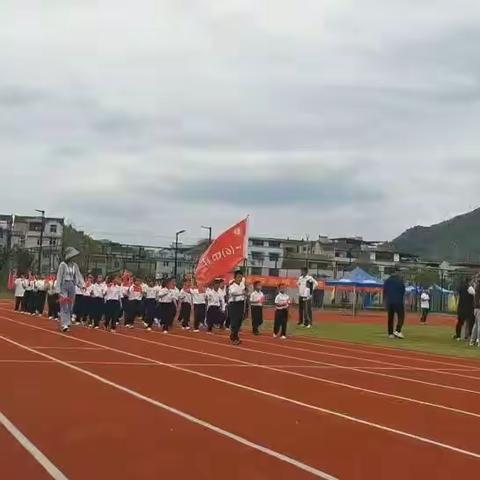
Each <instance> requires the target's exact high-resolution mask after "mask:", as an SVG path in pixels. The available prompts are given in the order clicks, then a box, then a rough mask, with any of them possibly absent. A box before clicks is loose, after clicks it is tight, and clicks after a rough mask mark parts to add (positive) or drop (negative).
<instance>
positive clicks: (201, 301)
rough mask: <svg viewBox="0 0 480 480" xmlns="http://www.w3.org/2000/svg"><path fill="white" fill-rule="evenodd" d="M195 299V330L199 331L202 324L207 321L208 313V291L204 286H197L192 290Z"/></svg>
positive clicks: (193, 299)
mask: <svg viewBox="0 0 480 480" xmlns="http://www.w3.org/2000/svg"><path fill="white" fill-rule="evenodd" d="M191 293H192V301H193V331H194V332H199V331H200V325H203V324H204V323H205V315H206V313H207V300H206V292H205V289H204V288H203V287H199V286H195V287H194V288H192V290H191Z"/></svg>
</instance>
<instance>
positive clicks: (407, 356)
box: [289, 337, 480, 369]
mask: <svg viewBox="0 0 480 480" xmlns="http://www.w3.org/2000/svg"><path fill="white" fill-rule="evenodd" d="M302 338H303V337H302ZM289 340H290V341H291V343H298V344H302V345H309V346H310V347H321V348H332V349H335V350H344V351H348V352H355V353H366V354H367V355H379V356H382V357H389V358H399V359H402V360H413V361H416V362H426V363H433V364H437V365H445V366H449V367H456V368H462V367H466V368H479V369H480V365H479V364H478V363H477V364H476V365H474V364H473V363H470V362H469V361H470V360H473V361H474V360H475V359H471V358H466V357H465V358H464V360H465V361H467V362H469V363H468V364H462V363H453V362H450V361H440V360H430V359H428V358H421V357H416V356H412V355H411V354H412V353H418V354H419V355H425V356H429V355H430V354H429V353H428V352H415V351H412V350H406V351H405V353H406V354H405V355H400V354H398V355H395V354H393V353H383V352H379V351H377V350H373V349H372V350H369V348H370V347H371V346H370V345H367V344H358V346H359V347H362V348H349V347H340V346H338V345H335V344H334V345H332V344H330V343H327V342H328V341H329V340H328V339H323V338H319V340H318V341H315V342H306V341H304V340H299V339H298V338H296V337H295V338H291V339H289ZM321 342H322V343H321ZM323 342H325V343H323ZM345 343H347V344H349V343H348V342H345ZM352 345H357V344H352ZM372 347H375V345H372ZM377 348H382V347H377ZM385 350H387V351H390V352H391V351H399V352H403V351H404V350H400V349H396V348H395V347H385ZM319 353H320V352H319ZM322 353H323V352H322ZM433 355H434V354H432V356H433ZM435 358H438V357H435ZM462 359H463V358H462ZM462 359H460V358H459V360H462Z"/></svg>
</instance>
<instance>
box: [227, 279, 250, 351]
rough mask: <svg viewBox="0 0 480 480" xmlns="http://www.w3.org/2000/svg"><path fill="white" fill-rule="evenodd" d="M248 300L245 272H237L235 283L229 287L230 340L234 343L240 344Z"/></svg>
mask: <svg viewBox="0 0 480 480" xmlns="http://www.w3.org/2000/svg"><path fill="white" fill-rule="evenodd" d="M246 300H247V288H246V286H245V282H244V281H243V273H242V272H241V271H240V270H237V271H236V272H235V278H234V281H233V283H232V284H231V285H230V287H229V289H228V315H229V320H230V341H231V342H232V344H233V345H240V343H241V341H240V337H239V332H240V327H241V326H242V322H243V318H244V315H245V302H246Z"/></svg>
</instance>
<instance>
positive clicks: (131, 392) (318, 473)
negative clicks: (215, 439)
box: [0, 332, 480, 480]
mask: <svg viewBox="0 0 480 480" xmlns="http://www.w3.org/2000/svg"><path fill="white" fill-rule="evenodd" d="M52 333H53V332H52ZM0 339H1V340H4V341H5V342H8V343H11V344H12V345H15V346H17V347H18V348H22V349H24V350H26V351H29V352H32V353H36V354H37V355H40V356H42V357H44V358H47V359H49V360H52V361H54V362H56V363H58V364H60V365H63V366H64V367H67V368H70V369H72V370H75V371H77V372H79V373H83V374H84V375H87V376H89V377H90V378H93V379H95V380H97V381H98V382H100V383H103V384H105V385H109V386H110V387H113V388H116V389H117V390H120V391H122V392H125V393H127V394H129V395H131V396H132V397H135V398H137V399H139V400H143V401H144V402H147V403H150V404H152V405H155V406H156V407H159V408H162V409H163V410H166V411H168V412H170V413H173V414H174V415H177V416H179V417H181V418H184V419H185V420H188V421H189V422H191V423H194V424H196V425H200V426H201V427H203V428H207V429H208V430H211V431H213V432H215V433H218V434H219V435H222V436H224V437H226V438H229V439H231V440H234V441H235V442H237V443H240V444H242V445H245V446H247V447H250V448H252V449H254V450H257V451H259V452H262V453H264V454H266V455H269V456H270V457H273V458H275V459H277V460H280V461H282V462H285V463H288V464H290V465H293V466H294V467H297V468H298V469H300V470H303V471H305V472H308V473H311V474H312V475H314V476H316V477H318V478H323V479H325V480H337V479H336V477H333V476H332V475H330V474H328V473H326V472H323V471H321V470H318V469H317V468H315V467H312V466H311V465H307V464H306V463H303V462H300V461H299V460H296V459H294V458H292V457H289V456H287V455H284V454H283V453H280V452H277V451H275V450H272V449H270V448H268V447H264V446H263V445H260V444H258V443H255V442H252V441H250V440H247V439H246V438H243V437H240V436H239V435H236V434H234V433H232V432H229V431H228V430H224V429H223V428H220V427H217V426H216V425H213V424H211V423H209V422H206V421H204V420H201V419H199V418H197V417H194V416H192V415H190V414H188V413H186V412H183V411H181V410H178V409H176V408H174V407H171V406H169V405H166V404H165V403H161V402H159V401H157V400H154V399H153V398H150V397H147V396H145V395H142V394H141V393H139V392H137V391H135V390H131V389H130V388H127V387H125V386H123V385H120V384H119V383H115V382H112V381H111V380H108V379H107V378H104V377H101V376H100V375H97V374H95V373H92V372H90V371H88V370H84V369H83V368H80V367H78V366H76V365H72V364H71V363H68V362H65V361H63V360H60V359H58V358H55V357H52V356H50V355H47V354H46V353H43V352H40V351H38V350H34V349H33V348H30V347H27V346H26V345H23V344H21V343H19V342H16V341H14V340H12V339H10V338H6V337H4V336H2V335H0ZM479 458H480V455H479ZM54 478H58V479H63V478H65V477H54Z"/></svg>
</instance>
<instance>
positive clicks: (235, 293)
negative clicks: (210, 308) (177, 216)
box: [195, 217, 248, 345]
mask: <svg viewBox="0 0 480 480" xmlns="http://www.w3.org/2000/svg"><path fill="white" fill-rule="evenodd" d="M247 228H248V217H247V218H245V219H243V220H242V221H240V222H238V223H237V224H235V225H234V226H233V227H230V228H229V229H228V230H226V231H225V232H223V233H222V234H221V235H220V236H219V237H218V238H216V239H215V240H214V241H213V242H212V244H211V245H210V246H209V247H208V249H207V250H206V251H205V253H204V254H203V255H202V256H201V257H200V260H199V261H198V265H197V268H196V270H195V278H196V281H197V284H198V285H199V286H200V287H206V286H208V285H209V284H210V283H211V282H213V280H214V279H216V278H218V277H225V276H227V275H228V274H229V273H230V272H231V271H232V270H234V269H235V268H236V267H237V266H238V265H240V264H241V263H242V262H243V261H244V260H245V258H246V253H247V243H248V236H247ZM242 280H243V274H242V272H236V274H235V281H234V283H232V285H231V286H230V288H229V295H228V302H229V309H228V313H229V315H230V330H231V332H230V339H231V342H232V343H233V344H235V345H239V344H240V338H239V336H238V332H239V331H240V326H241V323H242V320H243V318H244V313H245V302H246V300H247V290H246V287H245V284H244V283H242ZM207 316H208V315H207Z"/></svg>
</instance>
